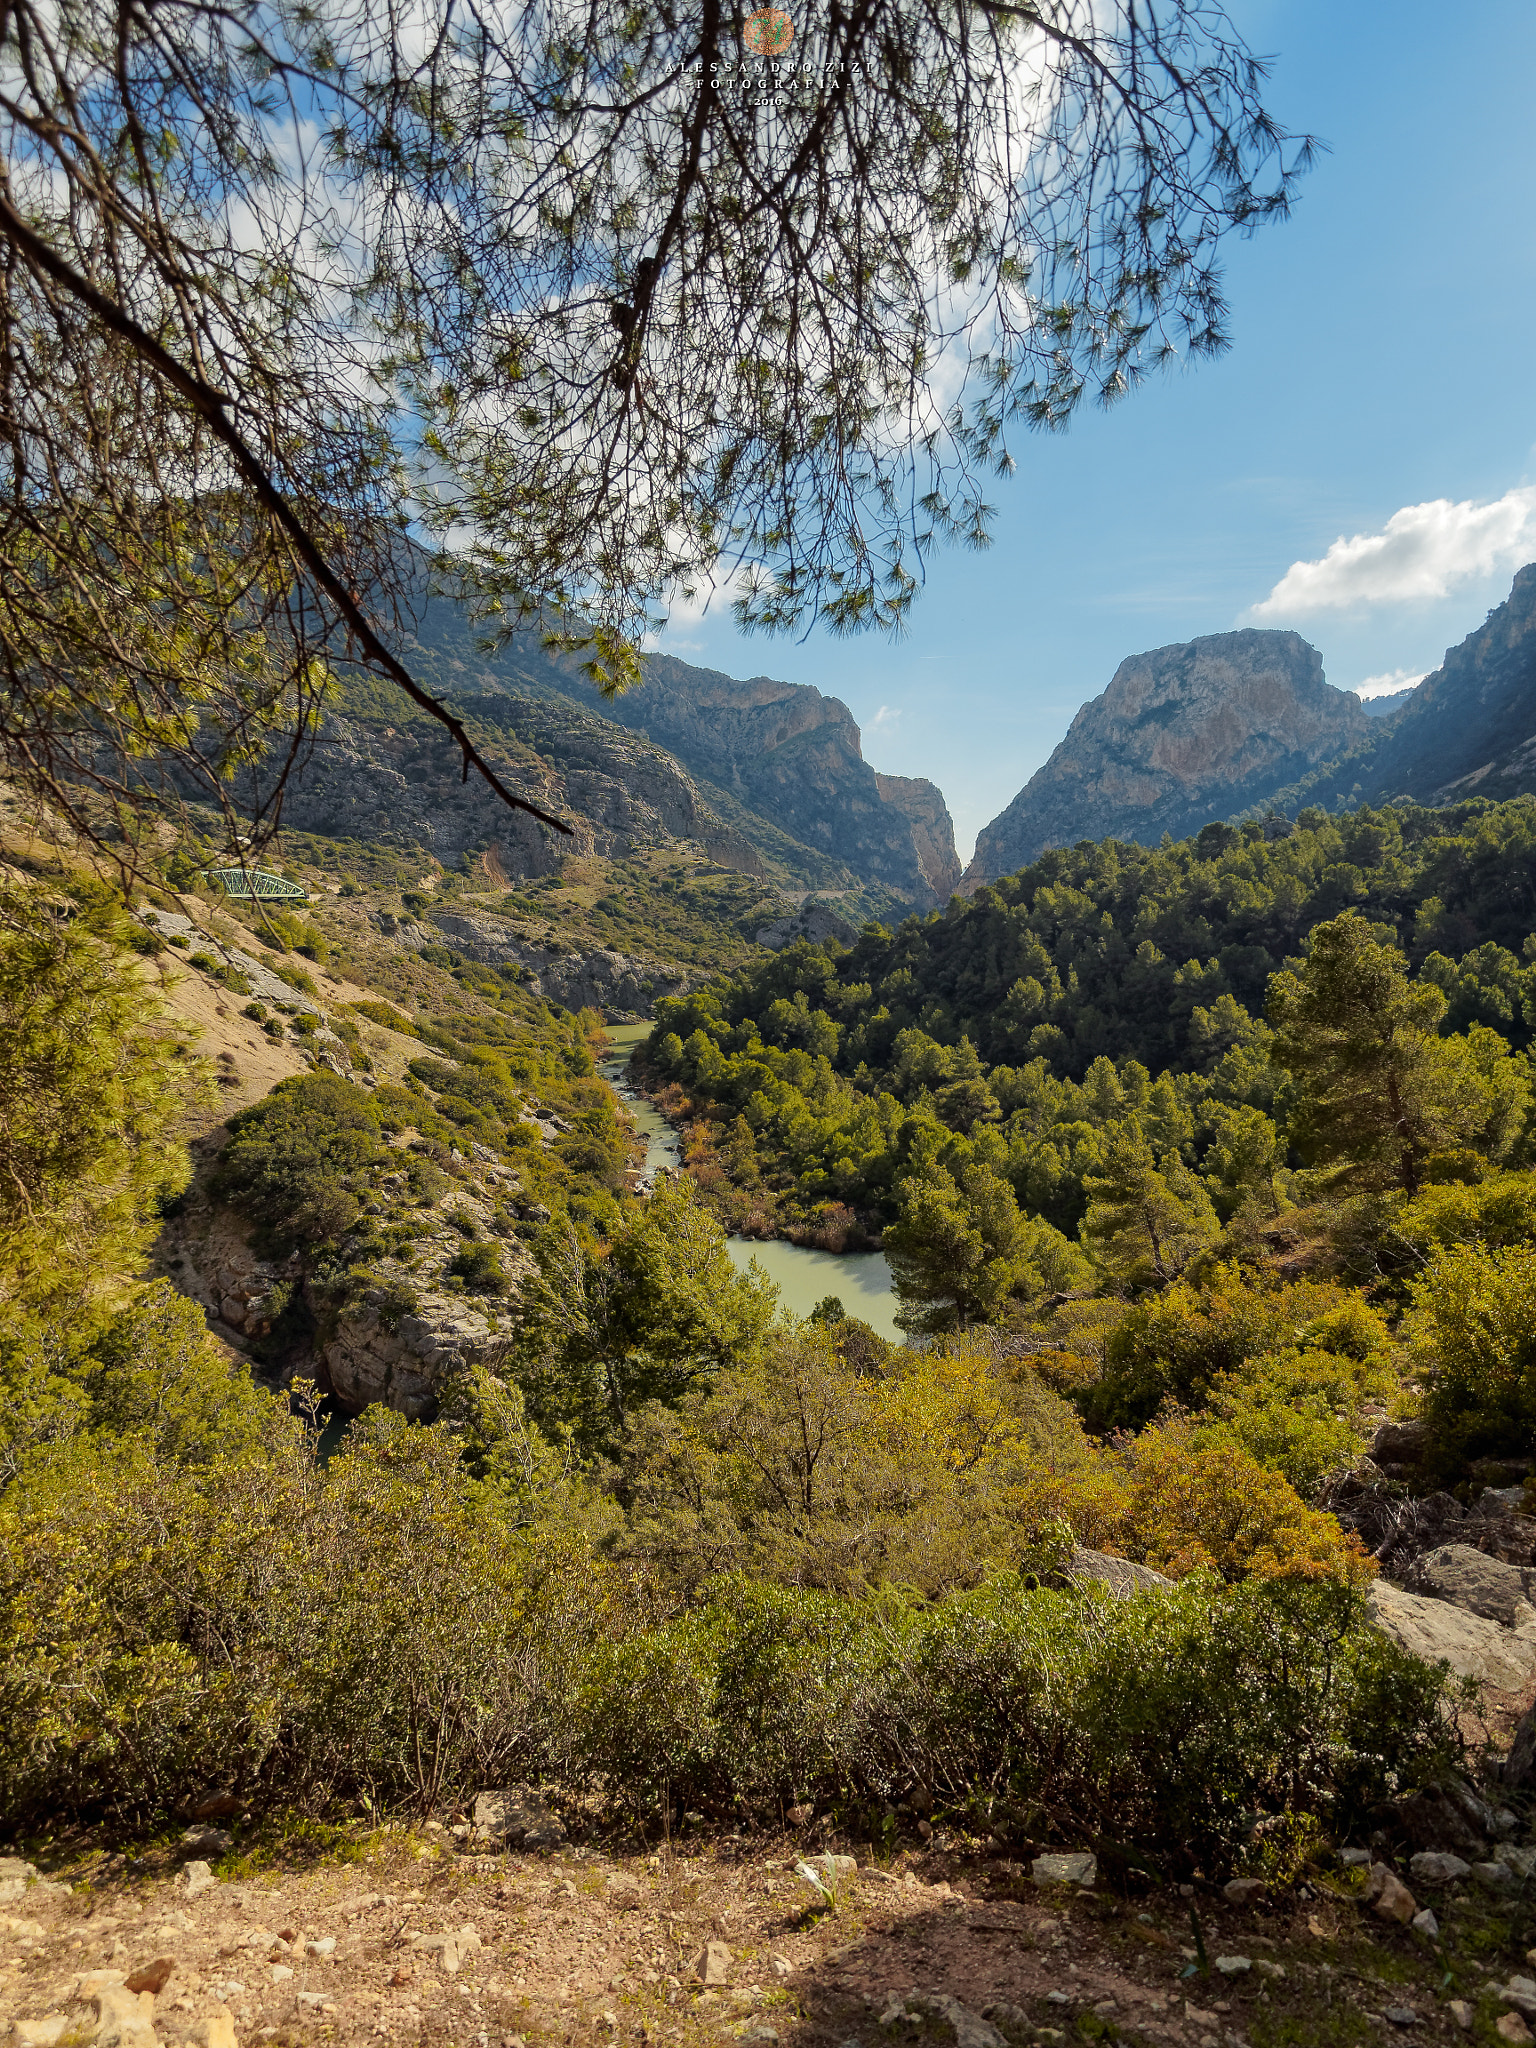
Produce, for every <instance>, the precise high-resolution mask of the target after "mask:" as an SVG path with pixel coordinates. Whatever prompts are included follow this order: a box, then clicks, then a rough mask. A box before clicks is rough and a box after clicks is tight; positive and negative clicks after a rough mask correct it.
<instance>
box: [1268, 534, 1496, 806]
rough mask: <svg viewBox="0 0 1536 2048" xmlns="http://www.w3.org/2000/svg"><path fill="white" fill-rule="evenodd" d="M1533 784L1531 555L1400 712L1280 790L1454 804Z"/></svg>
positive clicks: (1323, 800)
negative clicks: (1502, 596)
mask: <svg viewBox="0 0 1536 2048" xmlns="http://www.w3.org/2000/svg"><path fill="white" fill-rule="evenodd" d="M1531 792H1536V563H1532V564H1530V565H1529V566H1527V567H1526V568H1524V569H1521V570H1519V571H1518V572H1517V573H1516V576H1515V580H1514V583H1513V586H1512V587H1511V589H1510V593H1509V596H1508V597H1507V598H1506V599H1505V601H1504V603H1503V604H1501V605H1499V606H1498V607H1497V608H1496V609H1495V610H1494V611H1491V612H1490V613H1489V614H1488V617H1487V618H1486V620H1485V621H1484V622H1483V624H1482V625H1481V626H1479V627H1478V628H1477V630H1476V631H1475V632H1472V633H1469V634H1468V635H1467V637H1466V639H1465V640H1463V641H1462V643H1461V645H1460V646H1459V647H1452V648H1449V649H1448V650H1447V652H1446V657H1445V660H1444V661H1443V662H1442V663H1441V665H1440V667H1439V668H1437V669H1436V670H1435V672H1434V674H1433V675H1428V676H1426V677H1425V678H1424V680H1423V682H1422V683H1420V684H1419V686H1418V688H1417V689H1416V690H1415V691H1413V693H1412V694H1411V696H1410V697H1409V698H1408V701H1407V702H1406V703H1405V704H1404V706H1403V708H1402V710H1401V711H1399V712H1398V714H1397V716H1396V717H1395V718H1393V719H1391V720H1390V721H1388V722H1386V723H1385V724H1383V725H1381V726H1373V727H1372V729H1371V730H1370V731H1369V732H1368V733H1366V734H1365V735H1364V737H1363V739H1362V742H1361V743H1360V744H1359V745H1357V746H1355V747H1353V748H1351V749H1350V750H1349V751H1348V752H1347V753H1344V754H1342V756H1341V757H1340V758H1339V759H1336V760H1334V761H1333V762H1331V763H1330V764H1329V765H1328V766H1327V767H1325V768H1324V769H1323V771H1322V772H1321V773H1318V774H1313V775H1311V776H1308V777H1306V778H1305V779H1304V780H1299V781H1298V782H1297V783H1296V784H1295V785H1294V786H1293V787H1291V788H1287V789H1285V790H1283V791H1282V792H1280V797H1281V800H1282V801H1283V802H1284V803H1285V804H1286V805H1287V807H1288V808H1290V809H1296V808H1298V807H1299V806H1302V805H1305V804H1323V805H1326V806H1327V807H1329V808H1332V807H1333V806H1334V805H1335V804H1337V803H1338V802H1340V801H1341V800H1342V801H1344V802H1346V803H1349V802H1360V803H1390V802H1391V800H1392V798H1393V797H1396V796H1407V797H1412V798H1413V799H1414V800H1415V801H1416V802H1418V803H1454V802H1456V801H1458V800H1459V799H1460V798H1462V797H1469V796H1486V797H1494V798H1497V799H1499V800H1501V801H1502V800H1503V799H1505V798H1507V797H1512V796H1521V795H1525V794H1529V793H1531Z"/></svg>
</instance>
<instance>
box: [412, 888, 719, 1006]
mask: <svg viewBox="0 0 1536 2048" xmlns="http://www.w3.org/2000/svg"><path fill="white" fill-rule="evenodd" d="M432 922H433V924H434V925H435V926H436V931H435V932H433V933H429V932H427V931H425V930H423V928H422V927H421V926H420V925H417V924H412V925H410V926H409V927H408V926H407V925H406V923H405V921H404V920H403V919H401V920H391V925H392V927H393V929H392V930H391V932H390V936H391V937H393V938H394V939H395V940H396V942H397V943H399V944H402V945H411V944H412V941H413V939H414V945H415V947H420V946H422V945H424V944H426V943H427V942H428V941H429V940H431V941H432V942H433V943H440V942H446V943H447V944H448V945H449V946H451V947H452V948H453V949H454V951H455V952H458V953H462V954H463V955H464V956H465V958H466V959H468V960H483V961H485V962H486V963H487V965H489V966H492V967H500V966H504V965H516V966H519V967H521V968H522V969H523V977H522V978H523V981H524V983H525V985H526V986H527V987H529V988H531V989H532V990H533V992H534V994H535V995H539V996H542V997H543V998H544V999H545V1001H546V1002H551V1003H559V1004H560V1006H561V1007H562V1008H563V1009H567V1010H581V1009H593V1010H606V1011H609V1012H610V1013H611V1012H613V1011H615V1010H629V1011H633V1012H634V1013H635V1014H636V1015H637V1016H645V1017H649V1016H651V1015H652V1014H653V1012H654V1006H655V1004H656V1003H657V1002H658V1001H660V999H661V998H662V997H663V996H680V995H686V994H687V993H688V992H689V990H690V989H694V988H697V987H698V986H699V985H700V983H701V982H702V981H703V980H704V978H705V977H704V976H702V975H688V974H682V973H680V972H679V970H678V969H677V967H676V966H675V965H672V964H669V963H666V962H662V961H658V960H653V959H648V958H645V957H642V956H640V955H631V954H628V953H619V952H615V951H614V950H613V949H612V948H610V947H606V946H596V947H593V949H592V950H591V951H590V952H586V953H564V952H560V951H557V950H555V949H554V948H552V947H549V946H542V945H539V944H538V943H537V942H536V941H534V940H532V939H523V938H519V937H518V935H517V933H516V931H515V930H514V929H513V927H512V926H511V925H510V924H508V923H507V922H506V921H505V920H504V919H502V918H498V917H490V916H486V915H484V914H483V913H469V912H464V911H448V910H439V911H436V912H434V913H433V918H432ZM380 925H381V928H383V918H382V916H381V918H380ZM413 950H414V948H413Z"/></svg>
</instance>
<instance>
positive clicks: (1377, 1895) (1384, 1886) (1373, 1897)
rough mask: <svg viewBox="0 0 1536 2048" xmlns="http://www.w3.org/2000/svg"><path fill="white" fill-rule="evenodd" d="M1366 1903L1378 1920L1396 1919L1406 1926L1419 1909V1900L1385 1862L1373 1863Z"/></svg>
mask: <svg viewBox="0 0 1536 2048" xmlns="http://www.w3.org/2000/svg"><path fill="white" fill-rule="evenodd" d="M1365 1903H1366V1904H1367V1905H1368V1906H1369V1907H1370V1909H1371V1911H1372V1912H1373V1913H1374V1914H1375V1915H1376V1917H1377V1919H1378V1920H1395V1921H1396V1922H1397V1923H1398V1925H1399V1926H1400V1927H1406V1926H1407V1925H1408V1923H1409V1922H1410V1921H1411V1920H1412V1918H1413V1916H1414V1914H1415V1913H1417V1912H1418V1910H1419V1903H1418V1900H1417V1899H1415V1897H1414V1896H1413V1893H1412V1892H1411V1891H1409V1889H1408V1887H1407V1885H1405V1884H1404V1883H1403V1881H1402V1879H1401V1878H1400V1877H1399V1876H1398V1875H1397V1873H1396V1871H1394V1870H1389V1869H1388V1867H1387V1865H1386V1864H1385V1863H1373V1864H1372V1865H1371V1881H1370V1883H1369V1884H1368V1885H1367V1886H1366V1890H1365Z"/></svg>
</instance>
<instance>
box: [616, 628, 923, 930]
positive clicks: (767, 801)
mask: <svg viewBox="0 0 1536 2048" xmlns="http://www.w3.org/2000/svg"><path fill="white" fill-rule="evenodd" d="M603 708H604V712H605V714H606V716H608V717H610V718H612V719H614V720H615V721H616V722H617V723H619V724H621V725H625V726H628V727H630V728H631V729H632V730H633V729H635V728H640V729H643V730H644V731H645V732H646V733H648V734H649V735H650V737H651V738H652V739H653V740H659V741H660V742H661V743H662V745H663V746H665V747H668V748H670V750H671V751H672V752H673V753H674V754H676V755H677V757H678V759H679V760H680V761H682V762H683V764H684V765H685V766H686V767H688V768H689V769H691V770H692V771H693V773H694V774H696V775H699V776H703V777H705V778H707V779H708V780H709V781H711V782H715V783H718V784H720V786H721V787H722V788H724V789H727V790H729V791H731V793H732V794H733V795H735V796H736V797H738V798H739V799H740V800H741V801H742V802H743V803H745V804H746V805H748V806H749V807H750V808H751V809H752V810H754V811H757V812H759V813H760V814H761V815H762V816H764V817H766V818H769V819H771V820H772V821H773V822H774V823H776V824H777V825H779V826H780V827H781V828H782V829H783V830H784V831H786V832H789V833H791V834H792V835H793V836H794V837H795V838H796V839H799V840H801V841H803V843H804V844H805V845H807V846H810V847H814V848H815V849H816V850H817V851H818V852H821V853H825V854H829V855H830V856H831V857H832V858H833V859H834V860H837V861H840V862H842V863H843V865H844V866H846V867H847V868H848V869H849V870H850V871H851V872H852V873H853V874H855V875H857V876H858V877H859V878H860V879H861V880H863V881H867V882H878V883H882V884H883V885H884V886H885V887H886V888H888V889H893V890H896V891H898V892H900V893H901V894H902V895H904V896H908V897H910V898H911V899H912V900H913V901H914V902H915V903H917V904H919V905H921V906H922V907H924V908H927V907H929V906H931V905H932V904H933V903H935V902H943V901H944V900H946V899H947V897H948V895H949V893H950V891H951V890H952V889H953V887H954V881H955V879H956V878H957V877H958V869H959V862H958V860H957V859H956V856H955V841H954V829H953V826H952V825H951V823H950V817H949V812H948V810H947V809H946V807H945V804H944V799H943V797H942V796H941V795H940V793H939V791H938V790H937V789H936V788H935V787H934V785H933V784H932V783H931V782H922V781H917V780H913V779H911V778H908V777H906V776H897V775H879V774H877V773H876V772H875V770H874V769H873V768H871V767H870V765H869V763H868V762H867V761H866V760H865V759H864V755H863V750H862V746H861V743H860V734H859V728H858V726H857V725H856V724H855V723H854V719H853V714H852V713H851V712H850V711H849V709H848V707H847V705H846V704H844V703H842V702H841V701H840V700H839V699H838V698H836V697H824V696H823V695H822V694H821V692H820V691H819V690H814V689H811V688H810V687H809V686H808V685H806V684H804V683H781V682H775V681H774V680H773V679H772V678H771V677H769V676H753V677H752V678H751V679H750V680H749V681H746V682H738V681H737V680H736V679H735V678H734V677H731V676H727V675H722V674H720V673H719V672H718V671H717V670H714V669H702V668H694V667H692V666H690V664H689V663H687V662H683V661H677V660H675V659H673V658H672V657H671V656H667V655H653V656H652V657H651V658H650V659H649V660H648V661H647V663H646V679H645V682H644V683H643V684H642V685H641V686H640V687H639V688H638V689H634V690H630V691H628V692H626V694H625V695H624V696H622V697H619V698H616V699H615V700H614V701H613V702H612V703H611V704H607V705H605V706H604V707H603Z"/></svg>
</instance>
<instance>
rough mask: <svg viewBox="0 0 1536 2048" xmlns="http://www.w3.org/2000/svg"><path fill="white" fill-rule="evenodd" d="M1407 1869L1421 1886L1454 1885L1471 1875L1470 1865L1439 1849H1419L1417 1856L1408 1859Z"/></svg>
mask: <svg viewBox="0 0 1536 2048" xmlns="http://www.w3.org/2000/svg"><path fill="white" fill-rule="evenodd" d="M1408 1868H1409V1869H1410V1870H1411V1871H1412V1872H1413V1874H1414V1876H1415V1877H1416V1878H1418V1880H1419V1881H1420V1883H1421V1884H1455V1883H1456V1882H1457V1881H1458V1880H1459V1879H1461V1878H1463V1877H1470V1876H1471V1875H1472V1866H1471V1864H1470V1863H1464V1862H1463V1861H1462V1859H1461V1858H1460V1857H1459V1856H1452V1855H1450V1854H1449V1853H1448V1852H1447V1851H1444V1850H1440V1849H1421V1850H1420V1851H1419V1853H1418V1855H1417V1856H1410V1857H1409V1859H1408Z"/></svg>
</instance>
